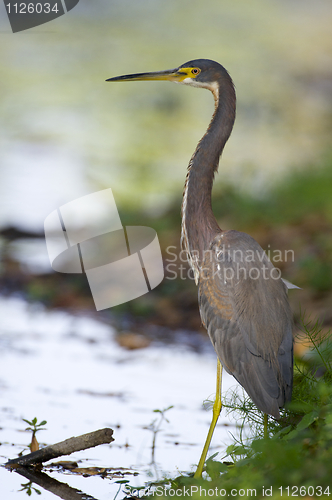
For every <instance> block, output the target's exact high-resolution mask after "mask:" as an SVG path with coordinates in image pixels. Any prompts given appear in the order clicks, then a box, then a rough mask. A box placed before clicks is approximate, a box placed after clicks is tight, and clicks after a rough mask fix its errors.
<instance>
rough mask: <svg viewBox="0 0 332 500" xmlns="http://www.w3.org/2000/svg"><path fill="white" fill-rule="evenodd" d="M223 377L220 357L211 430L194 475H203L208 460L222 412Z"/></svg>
mask: <svg viewBox="0 0 332 500" xmlns="http://www.w3.org/2000/svg"><path fill="white" fill-rule="evenodd" d="M221 377H222V365H221V363H220V361H219V359H218V364H217V389H216V399H215V401H214V404H213V412H212V422H211V425H210V428H209V432H208V435H207V438H206V441H205V445H204V448H203V451H202V455H201V458H200V460H199V464H198V467H197V470H196V472H195V474H194V477H196V478H197V477H202V472H203V467H204V464H205V460H206V455H207V452H208V451H209V447H210V443H211V439H212V436H213V432H214V429H215V427H216V424H217V421H218V418H219V415H220V412H221Z"/></svg>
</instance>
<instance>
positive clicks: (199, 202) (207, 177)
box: [181, 74, 236, 277]
mask: <svg viewBox="0 0 332 500" xmlns="http://www.w3.org/2000/svg"><path fill="white" fill-rule="evenodd" d="M213 94H214V98H215V111H214V114H213V117H212V120H211V123H210V125H209V127H208V129H207V131H206V133H205V135H204V136H203V138H202V139H201V141H200V142H199V143H198V146H197V148H196V150H195V152H194V154H193V156H192V158H191V161H190V163H189V167H188V173H187V178H186V183H185V187H184V193H183V202H182V231H181V240H182V245H183V248H184V249H185V250H186V251H187V253H188V257H189V261H190V264H191V266H192V267H193V268H194V272H195V271H196V272H195V275H196V276H195V277H197V272H198V271H199V265H200V262H201V260H202V258H203V253H204V250H207V249H208V248H209V247H210V243H211V241H212V240H213V239H214V237H215V236H216V234H217V233H218V232H220V231H221V229H220V227H219V225H218V223H217V221H216V219H215V217H214V214H213V211H212V205H211V193H212V185H213V180H214V174H215V172H216V171H217V170H218V165H219V159H220V156H221V154H222V151H223V149H224V146H225V144H226V142H227V140H228V138H229V136H230V134H231V131H232V128H233V124H234V120H235V103H236V97H235V90H234V86H233V83H232V80H231V78H230V77H229V76H228V74H227V78H224V79H223V81H222V82H220V84H219V85H218V86H217V87H216V88H215V89H214V90H213Z"/></svg>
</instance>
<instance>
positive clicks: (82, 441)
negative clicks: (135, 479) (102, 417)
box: [5, 427, 114, 467]
mask: <svg viewBox="0 0 332 500" xmlns="http://www.w3.org/2000/svg"><path fill="white" fill-rule="evenodd" d="M112 435H113V430H112V429H109V428H107V427H106V428H105V429H100V430H98V431H94V432H89V433H88V434H83V435H82V436H77V437H72V438H69V439H66V440H65V441H61V443H56V444H52V445H51V446H45V448H42V449H41V450H38V451H34V452H33V453H29V454H28V455H24V456H23V457H17V458H14V459H13V460H9V461H8V462H7V463H6V464H5V465H6V467H16V466H19V465H23V466H25V465H32V464H40V463H42V462H47V461H48V460H51V459H53V458H57V457H61V456H63V455H70V454H71V453H73V452H74V451H80V450H86V449H87V448H93V447H94V446H98V445H100V444H105V443H111V442H112V441H114V439H113V437H112Z"/></svg>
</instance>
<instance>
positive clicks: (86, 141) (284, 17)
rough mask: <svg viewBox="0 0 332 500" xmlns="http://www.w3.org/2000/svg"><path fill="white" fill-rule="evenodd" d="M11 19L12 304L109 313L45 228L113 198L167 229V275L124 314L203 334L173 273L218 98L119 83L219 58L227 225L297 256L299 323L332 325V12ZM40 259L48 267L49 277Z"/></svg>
mask: <svg viewBox="0 0 332 500" xmlns="http://www.w3.org/2000/svg"><path fill="white" fill-rule="evenodd" d="M0 14H1V22H0V30H1V32H0V40H1V42H0V58H1V66H0V71H1V82H2V85H1V93H0V103H1V112H0V120H1V139H0V140H1V152H0V197H1V200H2V209H1V214H0V226H1V234H2V236H1V245H2V254H3V263H2V268H1V285H2V289H3V293H7V294H8V293H13V292H17V291H20V292H21V293H23V294H24V296H26V297H27V298H28V299H30V300H41V301H43V302H45V303H46V304H47V305H49V306H52V307H55V306H57V307H71V308H77V307H80V308H81V307H84V308H91V310H93V303H92V299H91V295H90V292H89V289H88V287H87V284H86V282H85V279H84V277H80V276H79V277H77V276H76V277H75V276H65V275H59V274H55V273H54V274H50V273H49V271H50V269H48V270H47V266H48V268H49V267H50V266H49V264H45V262H46V261H45V259H46V260H47V255H46V249H45V244H44V240H43V238H42V233H43V221H44V219H45V218H46V216H47V215H48V214H49V213H50V212H51V211H52V210H54V209H55V208H57V207H58V206H59V205H61V204H63V203H66V202H67V201H70V200H72V199H74V198H76V197H78V196H82V195H84V194H86V193H88V192H93V191H97V190H100V189H104V188H108V187H111V188H112V190H113V193H114V196H115V199H116V202H117V204H118V208H119V212H120V216H121V218H122V222H123V223H124V224H135V225H147V226H151V227H154V228H155V229H156V230H157V232H158V235H159V238H160V241H161V244H162V247H163V252H164V258H165V268H166V279H165V280H164V282H163V283H162V284H161V285H160V286H159V287H158V288H157V289H156V290H155V291H153V293H150V294H148V295H146V296H143V297H141V298H140V299H137V300H135V301H132V302H131V303H129V304H124V305H123V306H119V307H118V308H115V309H114V310H112V311H109V314H111V313H112V314H114V313H115V314H117V313H118V314H119V316H120V317H122V316H123V315H124V314H125V315H128V314H129V315H130V316H131V317H132V318H135V319H134V320H133V322H134V323H135V321H136V319H137V318H142V321H143V322H146V321H149V322H154V323H157V324H159V325H164V326H169V327H171V328H176V327H185V328H188V329H198V328H200V320H199V315H198V310H197V299H196V293H197V292H196V288H195V286H194V284H193V281H192V280H190V279H186V280H181V279H177V280H172V279H170V276H169V274H168V275H167V266H168V264H169V262H168V260H167V259H168V253H167V247H168V246H169V245H174V246H175V247H176V248H177V251H178V248H179V236H180V204H181V193H182V188H183V184H184V179H185V174H186V167H187V164H188V162H189V159H190V157H191V154H192V153H193V151H194V149H195V147H196V144H197V142H198V140H199V139H200V138H201V136H202V135H203V133H204V131H205V129H206V127H207V125H208V122H209V120H210V117H211V115H212V112H213V98H212V96H211V95H210V93H209V92H205V91H204V92H203V91H200V90H198V89H193V88H188V87H184V86H179V85H172V84H169V83H164V82H163V83H160V82H147V83H142V82H138V83H126V84H109V83H105V79H106V78H110V77H112V76H116V75H120V74H124V73H132V72H141V71H153V70H160V69H168V68H173V67H176V66H178V65H180V64H182V63H183V62H185V61H187V60H190V59H195V58H210V59H215V60H217V61H218V62H220V63H221V64H223V65H224V66H225V67H226V68H227V69H228V71H229V72H230V74H231V76H232V78H233V80H234V82H235V85H236V89H237V98H238V107H237V120H236V124H235V128H234V131H233V134H232V136H231V138H230V140H229V143H228V144H227V146H226V149H225V151H224V154H223V158H222V161H221V165H220V169H219V175H218V176H217V178H216V183H215V188H214V209H215V213H216V216H217V219H218V221H219V223H220V225H221V227H222V228H224V229H231V228H233V229H239V230H242V231H246V232H248V233H250V234H251V235H252V236H254V237H255V238H256V239H257V240H258V241H259V243H260V244H261V245H262V246H263V248H266V249H270V250H274V249H280V250H281V251H283V252H284V251H285V250H287V249H292V250H294V256H295V258H294V262H293V261H292V262H289V261H288V262H275V264H276V265H277V266H278V267H280V268H281V269H282V272H283V276H284V277H285V278H286V279H288V280H290V281H293V282H295V283H296V284H297V285H298V286H300V287H302V290H300V291H296V292H295V291H292V292H291V301H292V305H293V310H294V313H295V317H296V318H299V315H300V304H301V307H302V311H303V310H306V311H307V313H308V314H313V315H315V316H318V317H319V318H320V319H321V320H322V321H324V325H325V327H326V328H327V327H328V326H329V325H331V324H332V312H331V298H332V259H331V254H332V231H331V223H332V155H331V139H330V138H331V130H332V37H331V20H332V4H331V1H330V0H315V1H309V0H287V1H286V0H252V1H250V2H248V1H246V0H238V1H231V0H206V1H205V2H201V1H198V0H190V1H189V0H167V1H166V0H154V1H153V0H141V1H139V2H138V1H137V0H135V1H134V0H124V1H120V0H116V1H115V0H114V1H106V0H93V2H91V1H88V0H81V1H80V2H79V4H78V5H77V7H75V8H74V9H73V10H72V11H70V12H69V13H68V14H66V15H65V16H62V17H60V18H58V19H57V20H55V21H53V22H51V23H48V24H45V25H42V26H40V27H37V28H34V29H31V30H27V31H25V32H24V31H23V32H20V33H17V34H13V33H11V31H10V26H9V22H8V20H7V18H6V13H5V9H4V6H3V5H1V6H0ZM38 241H39V243H40V245H39V246H38ZM28 257H29V258H30V260H33V259H34V258H35V264H34V265H35V268H36V269H37V268H38V262H37V261H38V259H40V262H41V261H43V262H44V264H43V266H44V267H43V266H41V267H40V268H39V269H38V272H34V267H33V266H31V265H29V264H28V263H27V260H28ZM46 271H47V272H46ZM167 276H168V278H167ZM137 328H139V327H138V326H137ZM143 330H144V328H143Z"/></svg>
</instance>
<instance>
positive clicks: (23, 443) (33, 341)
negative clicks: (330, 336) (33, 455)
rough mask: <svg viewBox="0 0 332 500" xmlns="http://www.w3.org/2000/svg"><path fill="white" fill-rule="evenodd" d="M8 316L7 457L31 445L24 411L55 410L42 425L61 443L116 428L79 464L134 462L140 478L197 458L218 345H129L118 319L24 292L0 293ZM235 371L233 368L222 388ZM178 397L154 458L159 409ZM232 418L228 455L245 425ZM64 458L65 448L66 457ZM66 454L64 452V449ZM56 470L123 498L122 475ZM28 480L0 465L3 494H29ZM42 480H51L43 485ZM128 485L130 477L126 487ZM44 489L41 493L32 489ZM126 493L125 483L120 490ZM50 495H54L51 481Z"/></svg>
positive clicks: (76, 483)
mask: <svg viewBox="0 0 332 500" xmlns="http://www.w3.org/2000/svg"><path fill="white" fill-rule="evenodd" d="M0 317H1V318H2V326H1V330H0V360H1V361H0V362H1V372H0V393H1V404H0V419H1V430H0V442H1V446H0V462H1V463H5V462H6V461H7V460H8V459H11V458H15V456H17V454H18V453H20V452H21V451H24V454H26V453H27V452H28V449H27V445H28V444H29V442H30V441H29V440H30V433H29V432H24V429H25V428H26V424H25V422H23V421H22V418H26V419H28V420H31V419H32V418H34V417H37V418H38V421H41V420H44V419H45V420H47V425H46V430H44V431H40V432H39V433H38V434H37V437H38V439H39V440H40V442H41V444H42V445H45V444H53V443H56V442H59V441H62V440H64V439H67V438H69V437H72V436H78V435H80V434H84V433H86V432H91V431H94V430H97V429H100V428H103V427H111V428H112V429H113V430H114V439H115V440H114V442H113V443H112V444H111V445H101V446H98V447H96V448H92V449H89V450H85V451H81V452H77V453H74V454H72V455H71V456H70V457H69V458H68V457H65V459H68V460H74V461H77V462H78V463H79V466H80V467H114V468H121V467H123V468H128V469H129V470H130V471H131V472H134V471H136V472H138V473H139V474H138V475H137V476H133V475H128V476H126V475H125V479H128V480H129V481H130V485H132V486H143V485H144V484H145V482H146V481H151V480H153V479H158V478H159V479H160V478H161V477H162V476H163V475H164V474H168V475H170V476H174V477H175V476H176V475H177V474H178V472H179V471H190V470H191V469H192V468H193V464H195V463H197V461H198V458H199V454H200V451H201V446H202V444H203V441H204V439H205V435H206V432H207V429H208V425H209V422H210V418H211V412H207V411H205V410H204V409H203V407H202V402H203V401H204V400H206V399H208V398H210V399H212V398H213V392H214V386H215V365H216V360H215V355H214V353H213V350H212V347H211V349H210V348H209V347H208V346H209V342H208V340H207V349H204V351H205V352H204V354H197V353H195V352H192V351H191V350H190V349H189V348H188V347H186V346H181V345H178V344H177V345H176V346H175V345H173V346H172V345H171V346H165V345H162V344H160V343H159V344H157V343H155V344H153V343H152V344H151V346H150V347H148V348H145V349H140V350H134V351H128V350H125V349H124V348H122V347H120V346H119V345H118V344H117V343H116V341H115V339H114V336H115V331H114V330H113V329H112V327H110V326H109V325H107V324H105V323H102V322H100V321H98V320H96V319H94V318H91V317H88V316H86V315H71V314H69V313H67V312H63V311H60V310H59V311H48V310H46V309H45V308H44V307H43V306H41V305H38V304H28V303H27V302H25V301H24V300H22V299H21V298H19V297H11V298H1V300H0ZM234 385H235V381H234V379H232V378H231V377H229V376H227V375H225V377H224V380H223V390H224V391H225V390H227V389H228V388H229V387H230V386H234ZM170 405H173V408H172V409H170V410H169V411H168V412H167V413H166V415H165V416H166V417H167V419H168V420H169V422H168V423H167V422H165V421H164V422H163V423H162V425H161V431H160V432H159V433H158V434H157V438H156V450H155V461H156V463H155V464H151V452H152V437H153V434H152V431H151V430H149V428H148V427H149V424H151V422H152V421H153V420H155V419H156V418H158V414H157V413H153V410H155V409H161V410H162V409H164V408H167V407H168V406H170ZM234 425H235V424H234V420H233V418H232V419H231V420H230V418H229V417H226V416H225V415H222V416H221V419H220V423H219V425H218V427H217V430H216V433H215V437H214V440H213V443H212V447H211V450H210V454H212V453H215V452H216V451H218V452H221V453H222V454H221V455H220V457H222V456H223V454H224V451H225V449H226V447H227V445H228V444H230V443H231V442H232V437H231V435H230V432H232V433H234V432H236V429H235V427H234ZM58 460H60V458H59V459H58ZM61 460H62V457H61ZM49 475H51V476H52V477H55V478H57V479H58V480H59V481H61V482H65V483H67V484H69V485H70V486H72V487H74V488H77V489H79V490H82V491H84V492H85V493H87V494H90V495H92V496H93V497H95V498H98V499H108V498H114V496H115V494H116V492H117V490H118V488H119V484H117V483H115V480H117V479H119V477H117V478H115V479H114V480H112V481H111V480H109V479H104V480H102V479H101V478H100V477H99V476H95V477H82V476H77V475H74V474H70V473H68V474H64V473H63V472H56V471H53V472H51V473H50V474H49ZM27 482H28V481H27V480H26V479H25V478H22V477H21V476H19V475H18V474H16V473H14V472H12V473H10V472H9V471H7V470H5V469H4V468H2V467H0V485H1V486H0V490H1V491H2V495H1V498H7V497H8V496H9V494H10V498H22V496H24V495H25V492H24V491H20V492H19V490H20V489H21V488H22V486H21V485H22V484H26V483H27ZM36 487H37V488H38V489H39V490H41V489H42V488H40V487H38V486H36ZM121 489H122V491H124V485H123V486H122V487H121ZM33 495H35V496H36V493H33ZM121 495H122V496H124V493H121ZM42 498H45V499H46V498H55V497H54V495H53V494H51V493H49V492H45V491H43V493H42Z"/></svg>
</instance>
